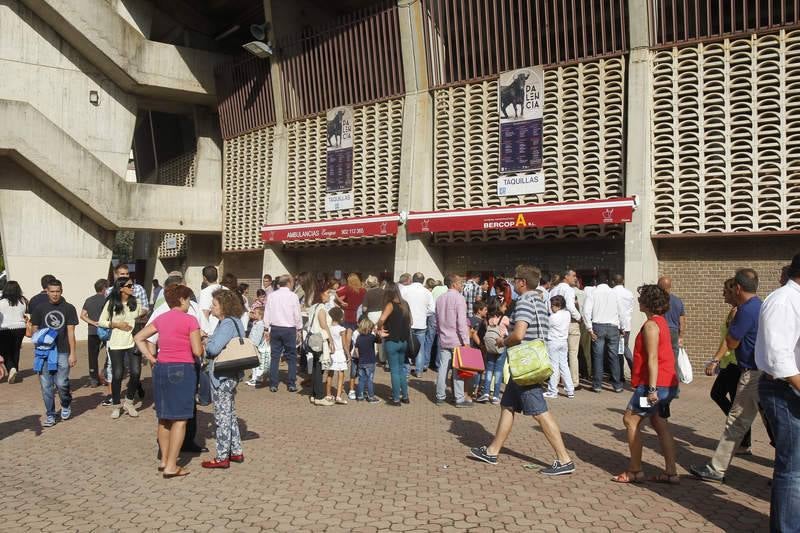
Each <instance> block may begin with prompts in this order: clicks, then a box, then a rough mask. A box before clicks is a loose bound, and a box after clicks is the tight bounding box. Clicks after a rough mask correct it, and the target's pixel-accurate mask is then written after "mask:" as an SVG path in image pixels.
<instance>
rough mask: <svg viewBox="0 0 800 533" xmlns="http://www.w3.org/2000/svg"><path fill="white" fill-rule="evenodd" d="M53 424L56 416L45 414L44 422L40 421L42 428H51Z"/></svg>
mask: <svg viewBox="0 0 800 533" xmlns="http://www.w3.org/2000/svg"><path fill="white" fill-rule="evenodd" d="M55 425H56V417H54V416H47V417H45V419H44V422H42V427H43V428H51V427H53V426H55Z"/></svg>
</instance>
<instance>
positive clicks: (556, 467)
mask: <svg viewBox="0 0 800 533" xmlns="http://www.w3.org/2000/svg"><path fill="white" fill-rule="evenodd" d="M573 472H575V463H574V462H572V461H570V462H568V463H565V464H563V465H562V464H561V461H558V460H555V461H553V464H552V465H551V466H548V467H547V468H542V469H541V470H539V473H540V474H544V475H545V476H563V475H565V474H572V473H573Z"/></svg>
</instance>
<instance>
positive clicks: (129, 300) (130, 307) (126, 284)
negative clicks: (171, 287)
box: [96, 277, 142, 419]
mask: <svg viewBox="0 0 800 533" xmlns="http://www.w3.org/2000/svg"><path fill="white" fill-rule="evenodd" d="M138 317H139V304H138V303H137V302H136V298H134V296H133V280H132V279H130V278H124V277H120V278H117V279H116V281H114V286H113V287H112V289H111V294H109V295H108V300H107V302H106V304H105V306H104V307H103V310H102V311H101V313H100V318H99V319H98V320H97V323H96V325H97V326H99V327H101V328H108V329H110V330H111V338H110V339H109V340H108V353H109V355H110V356H111V372H112V377H111V399H112V410H111V418H113V419H117V418H119V417H120V415H121V414H122V411H123V410H124V411H125V412H126V413H128V415H130V416H132V417H137V416H139V413H138V411H136V407H134V405H133V400H134V395H135V394H136V391H137V390H138V389H139V377H140V371H141V368H142V361H141V355H139V354H134V353H133V351H132V348H133V345H134V342H133V328H134V326H135V325H136V319H137V318H138ZM126 360H128V361H129V369H128V371H129V377H128V392H127V394H126V396H125V401H124V402H122V403H120V396H121V389H122V378H123V377H124V375H125V361H126Z"/></svg>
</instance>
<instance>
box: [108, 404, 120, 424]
mask: <svg viewBox="0 0 800 533" xmlns="http://www.w3.org/2000/svg"><path fill="white" fill-rule="evenodd" d="M121 415H122V407H121V406H119V405H115V406H114V408H113V409H112V410H111V418H113V419H114V420H116V419H117V418H119V417H120V416H121Z"/></svg>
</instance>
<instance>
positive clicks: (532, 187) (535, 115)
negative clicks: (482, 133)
mask: <svg viewBox="0 0 800 533" xmlns="http://www.w3.org/2000/svg"><path fill="white" fill-rule="evenodd" d="M497 90H498V95H497V104H498V107H499V112H500V176H498V181H497V193H498V194H499V195H500V196H510V195H517V194H532V193H533V194H536V193H543V192H544V175H543V173H542V115H543V113H542V111H543V107H544V69H543V68H542V67H530V68H523V69H517V70H512V71H508V72H503V73H501V74H500V81H499V84H498V89H497Z"/></svg>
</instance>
